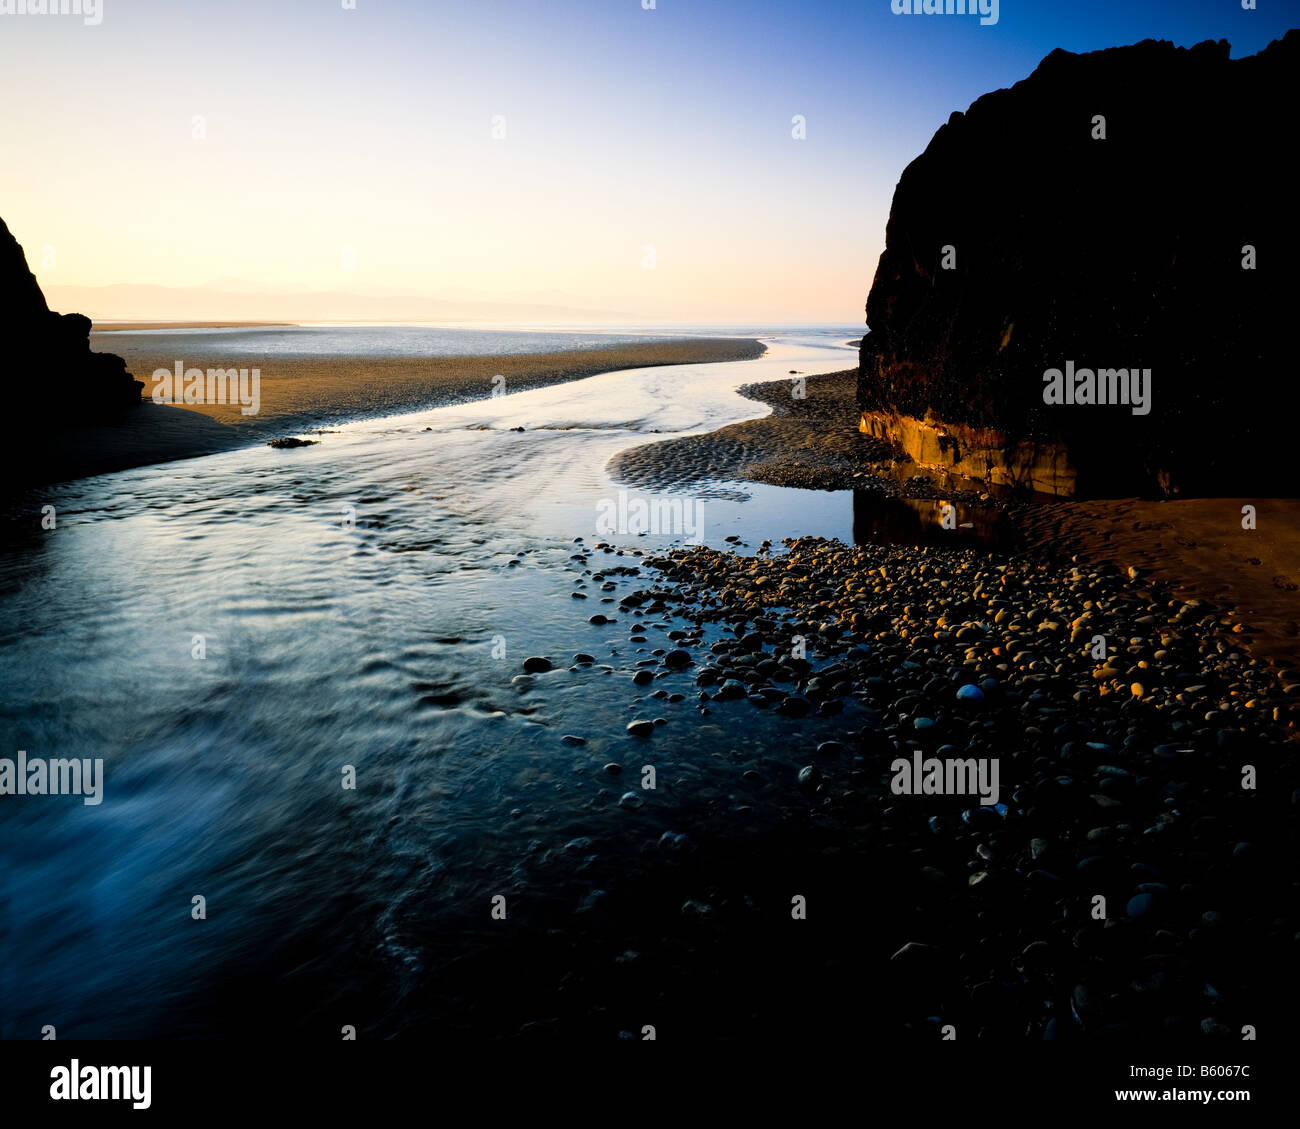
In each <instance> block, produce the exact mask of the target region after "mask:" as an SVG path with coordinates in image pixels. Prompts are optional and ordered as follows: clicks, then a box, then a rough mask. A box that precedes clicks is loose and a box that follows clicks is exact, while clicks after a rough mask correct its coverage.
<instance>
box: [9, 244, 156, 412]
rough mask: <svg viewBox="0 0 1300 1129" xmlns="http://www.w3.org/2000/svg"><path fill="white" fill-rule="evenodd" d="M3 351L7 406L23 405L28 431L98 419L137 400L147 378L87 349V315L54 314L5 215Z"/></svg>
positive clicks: (114, 358)
mask: <svg viewBox="0 0 1300 1129" xmlns="http://www.w3.org/2000/svg"><path fill="white" fill-rule="evenodd" d="M0 350H3V354H4V356H5V359H6V361H7V362H8V364H9V366H10V379H9V382H8V383H9V387H8V389H7V394H8V395H9V397H10V405H11V407H13V406H16V407H17V408H18V409H19V418H18V420H17V422H18V423H19V425H20V426H22V427H24V428H27V427H32V426H35V427H36V428H38V429H40V430H48V429H51V428H57V427H60V426H64V425H66V424H71V423H85V422H94V421H98V420H101V419H103V418H105V417H106V416H111V415H113V414H115V413H117V412H119V411H120V410H121V409H123V408H128V407H131V406H132V405H135V404H139V402H140V390H141V389H142V388H143V387H144V383H143V381H139V380H135V379H134V378H133V377H132V376H131V374H130V373H129V372H127V371H126V362H125V361H124V360H122V358H121V357H118V356H114V355H113V354H112V353H92V352H91V351H90V318H88V317H85V316H84V315H82V314H57V313H54V312H53V311H52V310H51V309H50V308H49V306H47V305H46V303H45V296H44V295H43V294H42V293H41V288H40V286H39V285H38V284H37V282H36V276H35V275H33V274H32V272H31V271H30V270H28V269H27V259H26V257H25V256H24V255H23V249H22V247H21V246H19V244H18V241H17V240H16V239H14V237H13V236H12V235H11V234H10V232H9V228H8V227H7V226H6V224H5V222H4V220H2V219H0ZM28 412H30V413H32V414H31V415H28V414H27V413H28Z"/></svg>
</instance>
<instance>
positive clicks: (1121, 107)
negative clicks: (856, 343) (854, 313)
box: [858, 31, 1300, 496]
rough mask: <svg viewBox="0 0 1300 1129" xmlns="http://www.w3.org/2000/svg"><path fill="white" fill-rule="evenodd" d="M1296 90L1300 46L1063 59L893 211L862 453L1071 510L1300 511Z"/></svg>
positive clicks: (863, 399)
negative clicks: (1073, 499) (1182, 503)
mask: <svg viewBox="0 0 1300 1129" xmlns="http://www.w3.org/2000/svg"><path fill="white" fill-rule="evenodd" d="M1297 74H1300V32H1297V31H1291V32H1288V33H1287V35H1286V37H1285V38H1284V39H1282V40H1280V41H1277V42H1274V43H1272V44H1270V45H1269V46H1268V48H1266V49H1265V50H1263V51H1261V52H1260V53H1259V54H1257V55H1254V56H1251V57H1248V58H1244V59H1238V60H1232V59H1230V58H1229V45H1228V43H1227V42H1225V41H1220V42H1218V43H1213V42H1206V43H1201V44H1198V45H1197V46H1196V47H1193V48H1190V49H1184V48H1176V47H1174V46H1173V45H1172V44H1170V43H1165V42H1156V41H1153V40H1147V41H1145V42H1142V43H1139V44H1136V45H1134V46H1131V47H1118V48H1113V49H1111V50H1107V51H1099V52H1095V53H1091V54H1085V55H1075V54H1071V53H1069V52H1066V51H1059V50H1058V51H1054V52H1053V53H1052V54H1051V55H1049V56H1047V58H1046V59H1044V60H1043V62H1042V63H1041V64H1040V65H1039V66H1038V68H1037V69H1036V70H1035V71H1034V73H1033V74H1032V75H1031V76H1030V77H1029V78H1027V79H1025V80H1024V81H1022V82H1019V83H1017V84H1016V85H1015V86H1013V87H1011V88H1010V89H1009V90H999V91H996V92H994V93H992V94H987V95H985V96H984V97H982V98H980V99H979V100H977V101H976V102H975V103H974V104H973V105H972V106H971V107H970V109H969V110H968V111H967V112H966V113H965V114H962V113H954V114H953V115H952V117H951V118H950V119H949V121H948V123H947V124H946V125H944V126H943V127H941V128H940V129H939V131H938V132H937V133H936V134H935V135H934V137H933V139H932V140H931V141H930V144H929V146H928V147H927V148H926V150H925V152H924V153H923V154H922V155H921V156H919V157H918V158H917V159H916V160H914V161H913V162H912V163H911V164H910V165H908V167H907V168H906V169H905V170H904V172H903V175H902V177H901V179H900V180H899V183H898V186H897V189H896V190H895V193H894V200H893V205H892V208H891V211H890V216H889V223H888V227H887V228H886V245H885V250H884V253H883V254H882V255H881V257H880V263H879V266H878V267H877V270H876V275H875V280H874V282H873V284H872V287H871V292H870V295H869V297H868V298H867V307H866V313H867V323H868V326H869V329H870V332H869V333H868V334H867V336H866V337H865V338H864V339H863V342H862V346H861V364H860V369H859V379H858V402H859V406H860V408H861V410H862V413H863V416H862V425H861V426H862V429H863V430H864V431H869V432H871V433H873V434H876V435H881V436H884V437H888V438H892V439H894V440H895V441H896V442H898V443H900V445H904V446H908V445H910V446H911V447H913V448H915V449H916V450H917V451H919V452H923V453H924V454H923V455H922V456H920V458H921V459H928V460H930V462H928V463H927V464H926V465H934V466H936V467H947V468H950V469H952V470H954V471H955V472H957V473H961V474H968V475H969V474H970V473H971V472H972V471H975V472H978V471H979V470H980V468H981V467H982V468H983V473H982V474H976V476H977V477H981V478H984V479H985V480H987V481H992V482H1004V483H1020V484H1024V485H1029V486H1032V487H1034V488H1036V489H1041V490H1046V491H1048V492H1051V493H1058V494H1076V493H1077V494H1080V495H1091V496H1108V495H1111V496H1113V495H1124V494H1140V493H1158V492H1160V491H1164V492H1166V493H1177V492H1182V493H1195V494H1229V493H1238V492H1241V491H1243V490H1251V489H1254V490H1259V489H1261V488H1262V487H1264V486H1266V485H1267V486H1268V487H1269V488H1270V489H1271V490H1272V492H1274V493H1278V492H1294V490H1295V488H1296V484H1297V483H1298V482H1300V475H1297V474H1295V472H1294V468H1293V466H1292V462H1293V458H1292V454H1291V450H1290V446H1291V443H1290V439H1291V433H1292V431H1293V429H1294V428H1295V425H1296V414H1295V409H1296V406H1297V395H1296V391H1295V380H1296V366H1295V363H1294V360H1293V353H1292V351H1291V349H1290V348H1289V347H1288V346H1289V341H1284V338H1289V337H1290V335H1291V332H1292V325H1291V322H1290V318H1289V316H1288V315H1289V313H1290V311H1289V309H1288V308H1285V305H1286V298H1287V297H1288V296H1289V294H1290V293H1292V292H1293V291H1292V288H1293V282H1292V278H1291V271H1292V269H1293V264H1294V262H1295V261H1296V259H1295V254H1296V250H1297V247H1296V241H1295V237H1294V230H1295V223H1294V220H1293V218H1292V217H1291V216H1290V214H1289V213H1290V212H1291V211H1292V210H1293V208H1294V200H1293V197H1294V188H1293V187H1292V174H1291V172H1290V171H1289V169H1290V164H1291V160H1292V154H1293V152H1294V149H1295V143H1296V127H1295V109H1294V107H1295V105H1296V86H1297V79H1296V76H1297ZM1103 130H1104V137H1103V136H1101V134H1102V132H1103ZM1252 256H1253V262H1252ZM1051 370H1060V372H1061V379H1060V381H1056V380H1055V378H1053V380H1052V382H1051V383H1050V384H1049V383H1047V382H1046V381H1045V374H1048V373H1049V372H1050V371H1051ZM1099 370H1128V372H1129V373H1130V374H1134V373H1139V372H1143V371H1145V370H1150V378H1149V382H1148V386H1147V388H1146V393H1147V395H1148V396H1149V401H1148V403H1147V407H1148V409H1149V410H1147V411H1146V412H1142V411H1141V408H1140V406H1139V405H1138V404H1134V403H1112V404H1102V403H1098V402H1097V400H1098V399H1099V397H1098V395H1097V393H1096V388H1097V384H1098V382H1096V381H1095V380H1092V381H1090V380H1089V374H1092V375H1093V376H1094V377H1095V375H1096V374H1097V373H1098V372H1099ZM1067 376H1068V377H1070V378H1071V379H1070V380H1068V381H1067V379H1066V378H1067ZM1067 383H1068V384H1070V386H1071V387H1070V392H1073V391H1074V386H1075V385H1076V384H1077V385H1078V386H1079V387H1080V389H1081V392H1082V394H1084V395H1086V394H1087V392H1088V390H1089V387H1090V386H1091V389H1092V391H1093V395H1092V397H1091V398H1092V401H1093V402H1091V403H1089V402H1073V403H1071V402H1059V403H1051V402H1047V398H1045V390H1046V391H1047V393H1048V398H1050V396H1051V393H1052V390H1053V388H1055V389H1059V391H1060V392H1061V398H1062V399H1063V400H1064V399H1065V397H1066V395H1067V393H1066V392H1065V385H1066V384H1067ZM1100 386H1101V388H1102V390H1103V392H1104V393H1112V392H1114V393H1118V391H1119V389H1120V388H1121V387H1125V382H1124V381H1123V380H1122V379H1121V378H1120V377H1119V375H1118V374H1116V375H1115V378H1114V380H1113V381H1112V380H1111V379H1110V377H1109V374H1108V376H1107V378H1106V379H1103V380H1102V381H1101V382H1100ZM1128 390H1129V391H1131V392H1135V393H1136V392H1138V391H1139V389H1137V388H1134V387H1133V386H1132V385H1128ZM1070 398H1071V399H1073V397H1072V396H1071V397H1070ZM1116 398H1117V397H1116ZM1135 408H1136V409H1137V410H1136V411H1135ZM914 457H918V456H916V455H914Z"/></svg>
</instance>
